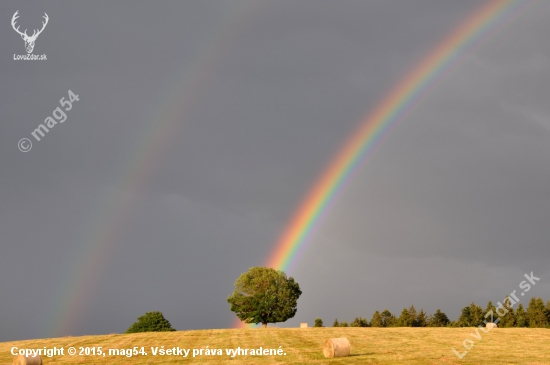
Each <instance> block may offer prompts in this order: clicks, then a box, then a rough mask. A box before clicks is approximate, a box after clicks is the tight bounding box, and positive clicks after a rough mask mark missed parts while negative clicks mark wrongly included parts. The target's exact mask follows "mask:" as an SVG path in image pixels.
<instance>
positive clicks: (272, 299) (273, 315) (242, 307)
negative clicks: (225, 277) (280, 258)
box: [227, 267, 302, 328]
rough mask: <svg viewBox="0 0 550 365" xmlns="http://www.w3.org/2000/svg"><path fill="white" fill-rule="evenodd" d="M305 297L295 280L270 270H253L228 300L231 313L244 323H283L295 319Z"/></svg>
mask: <svg viewBox="0 0 550 365" xmlns="http://www.w3.org/2000/svg"><path fill="white" fill-rule="evenodd" d="M301 294H302V291H301V290H300V286H299V285H298V283H297V282H295V281H294V278H293V277H289V278H287V276H286V274H285V273H284V272H283V271H277V270H274V269H271V268H267V267H252V268H250V269H249V270H248V271H247V272H245V273H243V274H241V276H239V278H238V279H237V280H236V281H235V291H233V294H232V295H231V296H229V297H228V298H227V302H228V303H229V304H231V311H233V312H235V314H236V315H237V317H239V319H240V320H241V321H244V322H245V323H255V324H258V323H261V324H262V326H263V327H264V328H265V327H267V324H268V323H277V322H284V321H286V320H287V319H289V318H292V317H294V315H295V314H296V311H297V306H298V298H299V297H300V295H301Z"/></svg>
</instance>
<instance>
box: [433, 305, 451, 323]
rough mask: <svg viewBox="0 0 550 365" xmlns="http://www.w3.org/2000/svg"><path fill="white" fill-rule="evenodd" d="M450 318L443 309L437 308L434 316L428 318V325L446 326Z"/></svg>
mask: <svg viewBox="0 0 550 365" xmlns="http://www.w3.org/2000/svg"><path fill="white" fill-rule="evenodd" d="M449 322H450V321H449V318H448V317H447V315H446V314H445V313H443V312H442V311H441V309H439V308H438V309H437V310H436V311H435V313H434V315H433V316H430V319H429V320H428V326H430V327H446V326H447V325H448V324H449Z"/></svg>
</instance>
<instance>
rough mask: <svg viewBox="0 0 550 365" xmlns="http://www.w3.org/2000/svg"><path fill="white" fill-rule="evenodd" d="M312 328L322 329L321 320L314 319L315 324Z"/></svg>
mask: <svg viewBox="0 0 550 365" xmlns="http://www.w3.org/2000/svg"><path fill="white" fill-rule="evenodd" d="M313 327H323V320H322V319H321V318H315V324H314V325H313Z"/></svg>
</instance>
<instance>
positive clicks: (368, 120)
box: [234, 0, 534, 327]
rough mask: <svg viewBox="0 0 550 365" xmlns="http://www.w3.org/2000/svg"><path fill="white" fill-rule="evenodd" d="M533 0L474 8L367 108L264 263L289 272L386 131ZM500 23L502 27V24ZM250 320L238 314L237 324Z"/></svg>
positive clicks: (503, 0)
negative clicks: (361, 120) (243, 318)
mask: <svg viewBox="0 0 550 365" xmlns="http://www.w3.org/2000/svg"><path fill="white" fill-rule="evenodd" d="M533 3H534V2H533V1H531V2H527V1H519V0H491V1H488V2H486V3H485V4H483V5H482V6H481V7H480V8H478V9H476V11H474V12H473V13H472V15H470V16H469V17H468V18H467V19H466V20H465V21H463V22H462V23H461V24H460V25H459V26H458V28H456V29H455V30H454V31H452V32H451V33H450V35H448V36H447V37H446V38H444V39H443V41H442V42H440V43H439V44H438V45H437V46H436V47H435V48H434V49H433V50H432V51H431V52H430V53H429V54H428V56H426V57H425V58H424V59H423V61H421V62H420V63H419V64H418V65H417V66H416V67H414V68H413V69H412V70H411V71H409V72H408V73H407V74H406V76H405V77H404V78H402V79H401V81H400V82H398V84H397V86H395V87H394V88H393V90H391V91H390V93H389V94H388V95H387V96H386V97H384V98H383V99H382V101H381V102H380V103H379V104H378V105H377V106H376V107H375V109H374V110H373V111H372V112H370V113H368V114H367V116H366V117H365V119H364V120H363V122H362V123H360V125H359V127H358V129H357V130H356V131H355V132H354V133H353V134H352V135H351V136H350V138H349V139H348V140H347V141H346V142H345V143H344V145H343V147H342V148H341V149H340V151H339V152H338V153H337V154H336V156H335V157H334V158H333V160H332V161H331V162H330V164H329V165H328V167H327V168H326V169H325V170H324V172H323V173H322V174H321V176H320V177H319V178H318V179H317V181H316V183H315V184H314V185H313V188H312V189H311V190H310V192H309V193H308V194H307V195H306V197H305V199H304V200H303V201H302V202H301V204H300V205H299V206H298V209H297V210H296V212H295V214H294V215H293V216H292V218H291V219H290V221H289V223H288V225H287V227H286V228H285V230H284V231H283V234H282V235H281V237H280V239H279V240H278V241H277V243H276V244H275V247H274V248H273V250H272V252H271V254H270V255H269V258H268V260H267V261H266V263H265V266H267V267H272V268H274V269H276V270H283V271H288V270H290V269H292V265H293V264H294V263H295V262H297V261H298V259H299V257H300V256H301V254H302V253H303V252H304V251H305V249H306V248H307V244H308V242H309V241H310V238H311V237H312V235H313V234H314V232H315V231H316V227H318V226H319V225H320V223H321V222H322V221H323V217H324V216H326V214H327V212H328V211H329V208H330V206H331V204H332V203H334V201H335V200H336V198H337V197H338V195H339V194H341V193H342V192H343V191H344V190H345V187H346V185H347V183H348V182H349V181H350V180H351V179H352V177H353V176H354V173H355V172H357V170H359V167H360V166H361V165H363V164H364V163H365V162H366V160H367V158H368V157H369V156H371V155H372V153H373V151H375V149H376V147H377V146H378V145H379V144H380V142H381V141H382V140H383V138H384V137H385V136H386V135H387V134H388V132H389V131H390V130H391V129H392V128H393V127H395V126H396V125H398V124H399V123H400V122H402V121H403V120H404V119H406V117H407V116H408V115H409V114H410V113H411V111H412V110H413V109H414V108H415V107H416V106H417V105H418V104H419V103H420V102H421V101H422V100H423V99H424V98H425V97H426V96H427V95H428V94H429V93H430V92H431V91H433V89H434V88H435V87H436V86H437V85H438V83H439V82H441V80H442V79H443V78H444V77H445V76H446V75H448V74H449V73H450V71H452V69H453V66H455V67H456V65H457V64H458V63H460V62H459V61H460V60H461V56H464V55H465V54H467V52H469V51H470V52H471V51H472V50H474V49H475V48H477V47H479V46H481V45H482V44H484V43H485V42H487V41H488V40H489V39H491V38H492V37H493V36H494V35H495V34H497V33H498V32H499V31H500V30H501V29H502V28H503V27H504V26H505V25H507V24H508V23H509V22H510V21H512V20H513V19H515V18H516V17H517V16H518V15H519V14H520V13H523V11H520V10H525V9H526V8H527V5H528V4H533ZM499 26H500V27H499ZM246 326H247V325H246V324H245V323H243V322H241V321H240V320H239V319H237V320H236V321H235V323H234V327H246Z"/></svg>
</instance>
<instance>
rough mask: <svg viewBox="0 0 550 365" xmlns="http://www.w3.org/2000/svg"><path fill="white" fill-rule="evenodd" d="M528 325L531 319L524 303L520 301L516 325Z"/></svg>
mask: <svg viewBox="0 0 550 365" xmlns="http://www.w3.org/2000/svg"><path fill="white" fill-rule="evenodd" d="M528 325H529V319H528V318H527V313H525V309H524V308H523V304H521V302H520V303H519V304H518V308H517V309H516V327H527V326H528Z"/></svg>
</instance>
